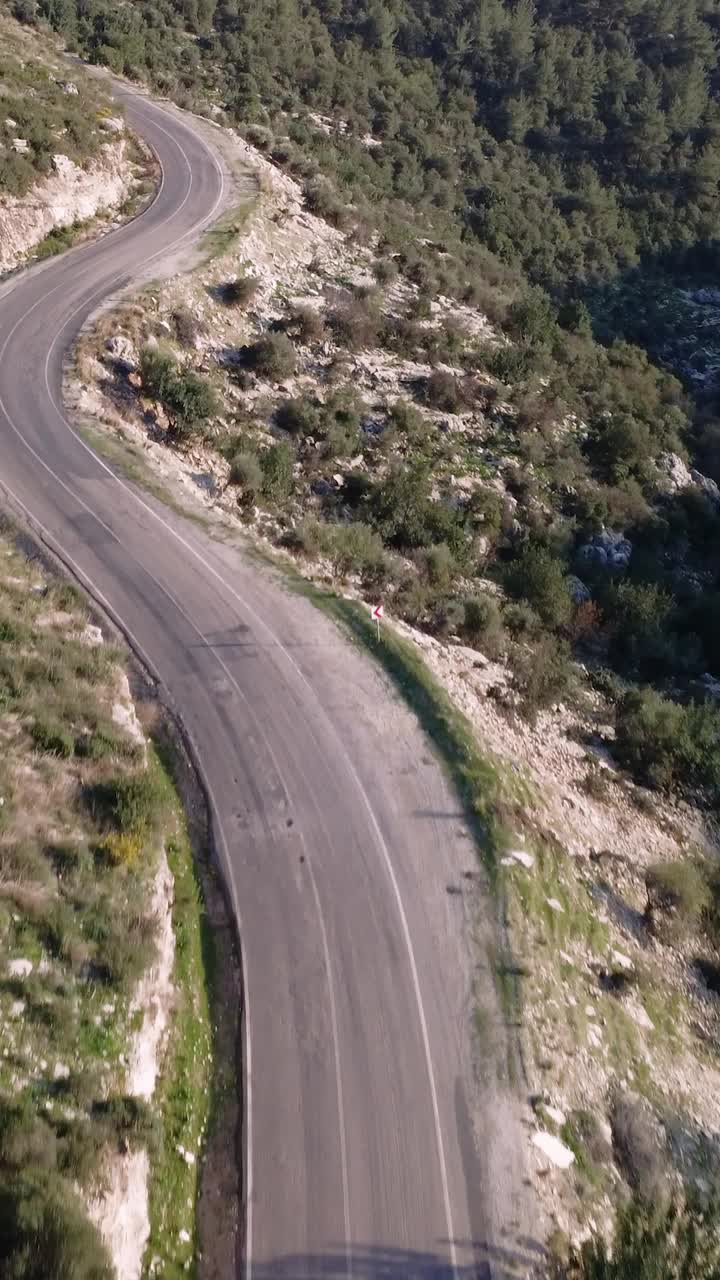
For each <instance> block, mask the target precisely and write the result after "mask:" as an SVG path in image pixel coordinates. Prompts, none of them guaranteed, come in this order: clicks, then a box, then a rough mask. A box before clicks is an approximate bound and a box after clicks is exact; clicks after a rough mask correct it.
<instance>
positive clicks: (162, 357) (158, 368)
mask: <svg viewBox="0 0 720 1280" xmlns="http://www.w3.org/2000/svg"><path fill="white" fill-rule="evenodd" d="M176 374H177V361H176V360H175V357H174V356H173V355H172V354H171V353H170V352H169V351H164V350H163V349H162V347H156V346H145V347H143V349H142V351H141V352H140V382H141V385H142V390H143V392H144V394H145V395H146V396H148V398H149V399H150V400H158V401H160V402H161V403H162V400H163V398H164V396H165V392H166V391H167V390H168V389H169V388H170V386H171V385H172V383H173V380H174V378H175V376H176Z"/></svg>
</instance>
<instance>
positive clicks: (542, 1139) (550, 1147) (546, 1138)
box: [532, 1131, 575, 1169]
mask: <svg viewBox="0 0 720 1280" xmlns="http://www.w3.org/2000/svg"><path fill="white" fill-rule="evenodd" d="M532 1144H533V1146H534V1147H537V1148H538V1151H542V1153H543V1155H544V1156H547V1158H548V1160H549V1161H550V1162H551V1163H552V1164H554V1165H555V1166H556V1167H557V1168H558V1169H569V1168H570V1165H571V1164H573V1163H574V1161H575V1156H574V1154H573V1152H572V1151H571V1150H570V1148H569V1147H566V1146H565V1143H564V1142H561V1141H560V1139H559V1138H556V1137H554V1136H553V1134H551V1133H545V1132H543V1131H540V1132H539V1133H534V1134H533V1137H532Z"/></svg>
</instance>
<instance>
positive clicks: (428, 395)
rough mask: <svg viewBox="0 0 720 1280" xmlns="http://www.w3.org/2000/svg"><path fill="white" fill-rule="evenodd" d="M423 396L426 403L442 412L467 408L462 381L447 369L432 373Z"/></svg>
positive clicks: (454, 411)
mask: <svg viewBox="0 0 720 1280" xmlns="http://www.w3.org/2000/svg"><path fill="white" fill-rule="evenodd" d="M423 397H424V400H425V402H426V404H429V405H430V407H431V408H433V409H440V410H441V412H442V413H461V412H462V410H463V409H464V408H466V402H465V397H464V394H463V387H462V383H461V382H460V380H459V378H456V377H455V374H453V373H448V372H447V371H446V370H445V369H436V370H435V372H434V373H431V374H430V377H429V378H428V380H427V382H426V383H425V389H424V393H423Z"/></svg>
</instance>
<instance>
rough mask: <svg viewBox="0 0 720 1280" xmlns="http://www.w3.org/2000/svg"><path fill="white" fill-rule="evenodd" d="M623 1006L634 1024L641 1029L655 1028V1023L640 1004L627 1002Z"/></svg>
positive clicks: (652, 1029) (651, 1029)
mask: <svg viewBox="0 0 720 1280" xmlns="http://www.w3.org/2000/svg"><path fill="white" fill-rule="evenodd" d="M625 1007H626V1009H627V1011H628V1013H629V1015H630V1017H631V1018H632V1020H633V1022H634V1023H635V1024H636V1026H638V1027H641V1028H642V1030H643V1031H654V1030H655V1023H654V1022H653V1021H652V1019H651V1018H650V1016H649V1014H648V1013H647V1011H646V1010H645V1009H644V1008H643V1006H642V1005H641V1004H628V1005H626V1006H625Z"/></svg>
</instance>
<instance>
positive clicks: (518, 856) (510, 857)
mask: <svg viewBox="0 0 720 1280" xmlns="http://www.w3.org/2000/svg"><path fill="white" fill-rule="evenodd" d="M513 862H519V863H520V864H521V866H523V867H525V868H526V869H527V870H528V871H529V870H530V868H531V867H532V866H534V865H535V859H534V857H533V855H532V854H531V853H526V852H525V850H524V849H511V850H510V852H509V853H507V854H506V855H505V857H504V858H502V859H501V863H502V865H503V866H504V867H510V866H512V864H513Z"/></svg>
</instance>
